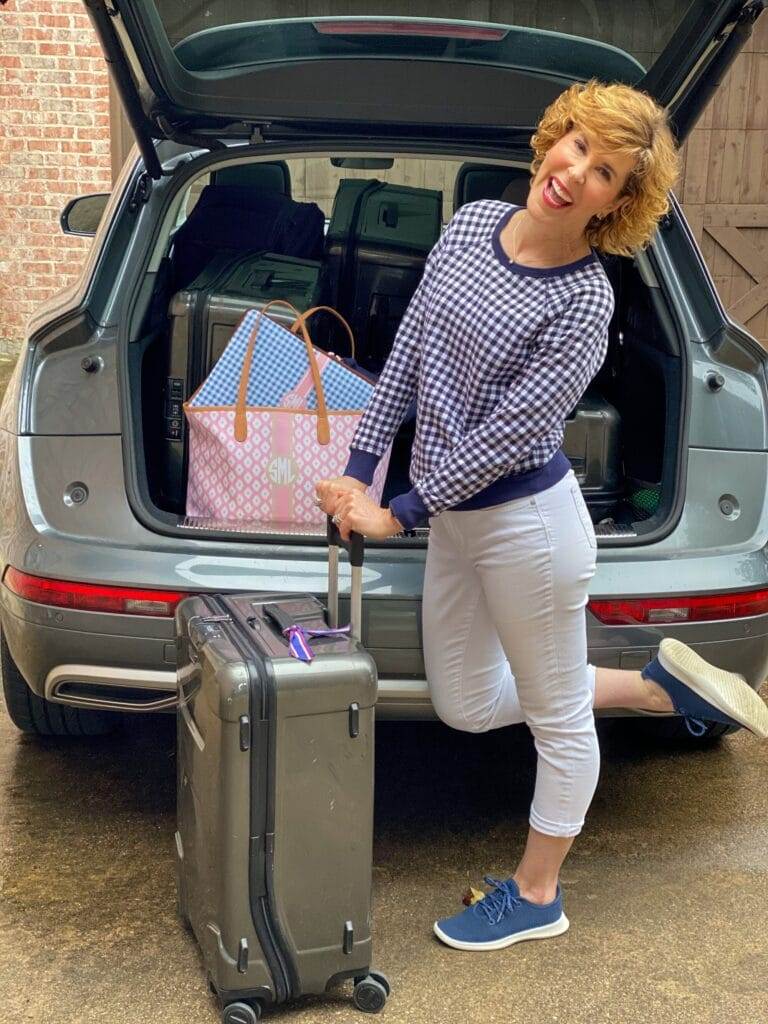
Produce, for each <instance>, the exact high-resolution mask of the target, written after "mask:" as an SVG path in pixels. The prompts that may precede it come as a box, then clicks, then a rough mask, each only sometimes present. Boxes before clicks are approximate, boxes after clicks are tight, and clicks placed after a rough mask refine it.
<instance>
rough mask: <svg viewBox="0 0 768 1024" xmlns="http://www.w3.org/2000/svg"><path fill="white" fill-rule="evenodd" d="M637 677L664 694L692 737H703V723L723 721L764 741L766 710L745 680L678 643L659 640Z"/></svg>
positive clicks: (767, 725)
mask: <svg viewBox="0 0 768 1024" xmlns="http://www.w3.org/2000/svg"><path fill="white" fill-rule="evenodd" d="M641 675H642V677H643V679H652V680H653V681H654V682H655V683H658V684H659V686H661V687H663V689H665V690H666V691H667V693H668V694H669V696H670V697H671V698H672V704H673V706H674V709H675V711H676V712H677V713H678V715H682V716H683V717H684V718H685V724H686V726H687V727H688V731H689V732H690V733H692V734H693V735H694V736H703V735H704V733H705V732H706V731H707V725H706V723H707V722H723V723H724V724H726V725H737V726H743V727H744V728H746V729H750V730H751V731H752V732H753V733H754V734H755V735H756V736H759V737H760V739H766V738H768V708H767V707H766V706H765V704H764V703H763V700H762V699H761V697H760V696H759V695H758V694H757V693H755V691H754V690H753V689H752V687H751V686H750V685H749V683H748V682H747V681H746V679H745V678H744V677H743V676H740V675H738V674H737V673H736V672H726V671H725V670H724V669H721V668H715V667H714V665H710V664H709V662H708V661H705V660H704V659H703V658H701V657H699V655H698V654H696V652H695V651H692V650H691V648H690V647H688V646H687V645H686V644H684V643H681V642H680V640H672V639H671V638H669V637H666V638H665V639H664V640H662V641H661V645H660V646H659V653H658V655H657V656H656V657H655V658H654V659H653V661H649V662H648V664H647V665H646V666H645V668H644V669H643V670H642V672H641Z"/></svg>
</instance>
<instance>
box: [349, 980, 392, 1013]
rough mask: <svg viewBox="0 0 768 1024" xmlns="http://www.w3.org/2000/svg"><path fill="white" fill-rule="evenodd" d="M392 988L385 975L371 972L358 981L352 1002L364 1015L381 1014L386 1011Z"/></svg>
mask: <svg viewBox="0 0 768 1024" xmlns="http://www.w3.org/2000/svg"><path fill="white" fill-rule="evenodd" d="M389 992H390V988H389V982H388V981H387V979H386V977H385V976H384V975H383V974H379V973H378V972H375V971H371V973H370V974H369V975H367V976H366V977H365V978H361V979H360V980H358V981H357V983H356V985H355V988H354V990H353V992H352V1002H353V1003H354V1004H355V1006H356V1007H357V1009H358V1010H362V1011H363V1012H364V1013H380V1012H381V1011H382V1010H383V1009H384V1004H385V1003H386V1001H387V996H388V995H389Z"/></svg>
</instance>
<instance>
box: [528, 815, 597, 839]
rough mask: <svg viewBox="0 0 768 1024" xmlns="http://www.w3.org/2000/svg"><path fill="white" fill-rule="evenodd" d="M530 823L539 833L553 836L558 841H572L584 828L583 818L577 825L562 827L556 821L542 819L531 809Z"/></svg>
mask: <svg viewBox="0 0 768 1024" xmlns="http://www.w3.org/2000/svg"><path fill="white" fill-rule="evenodd" d="M528 822H529V824H530V825H531V827H532V828H535V829H536V831H537V832H541V833H542V834H543V835H545V836H553V837H555V838H558V839H571V838H573V836H577V835H578V834H579V833H580V832H581V830H582V829H583V828H584V819H583V818H582V820H581V821H580V822H579V824H577V825H560V824H557V823H556V822H554V821H547V820H546V818H542V817H540V816H539V815H538V814H537V813H536V811H534V809H533V808H531V814H530V817H529V819H528Z"/></svg>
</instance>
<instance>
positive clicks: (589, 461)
mask: <svg viewBox="0 0 768 1024" xmlns="http://www.w3.org/2000/svg"><path fill="white" fill-rule="evenodd" d="M563 451H564V452H565V454H566V455H567V456H568V459H569V460H570V463H571V466H572V467H573V472H574V474H575V476H576V479H577V480H578V482H579V486H580V487H581V490H582V493H583V495H584V500H585V501H586V502H587V506H588V508H589V510H590V512H591V513H592V518H593V519H594V520H595V521H596V522H599V521H600V519H602V518H603V517H604V516H606V515H608V514H609V513H610V511H611V510H612V509H613V507H614V506H615V505H616V504H617V503H618V502H619V501H620V500H621V498H622V497H623V495H624V477H623V470H622V461H621V418H620V416H619V413H618V411H617V410H616V409H615V408H614V406H612V405H611V404H610V402H607V401H606V400H605V399H604V398H603V397H602V396H601V395H600V394H598V393H597V392H596V391H594V390H589V391H587V393H586V394H585V395H584V397H583V398H582V400H581V401H580V402H579V404H578V405H577V407H576V408H575V409H574V411H573V412H572V413H571V415H570V416H569V417H568V419H567V420H566V421H565V436H564V438H563Z"/></svg>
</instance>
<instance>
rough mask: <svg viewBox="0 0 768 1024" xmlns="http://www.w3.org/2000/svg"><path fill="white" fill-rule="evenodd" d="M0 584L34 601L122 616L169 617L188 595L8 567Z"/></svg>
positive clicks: (25, 598) (26, 599)
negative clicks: (31, 573)
mask: <svg viewBox="0 0 768 1024" xmlns="http://www.w3.org/2000/svg"><path fill="white" fill-rule="evenodd" d="M3 583H4V584H5V585H6V587H8V589H9V590H10V591H11V592H12V593H14V594H16V595H17V596H18V597H23V598H24V600H25V601H34V602H35V604H49V605H54V606H55V607H57V608H71V609H73V610H76V611H83V612H118V613H119V614H121V615H156V616H166V617H169V616H171V615H173V613H174V612H175V610H176V605H177V604H178V603H179V601H183V600H184V598H185V597H187V596H188V595H187V594H185V593H182V592H181V591H178V590H143V589H142V590H139V589H137V588H136V587H105V586H101V585H99V584H94V583H69V582H67V581H66V580H49V579H45V578H43V577H42V576H29V575H28V574H27V573H25V572H19V570H18V569H13V568H11V567H10V566H9V567H8V568H7V569H6V571H5V575H4V576H3Z"/></svg>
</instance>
